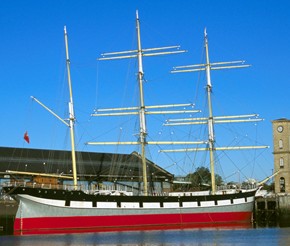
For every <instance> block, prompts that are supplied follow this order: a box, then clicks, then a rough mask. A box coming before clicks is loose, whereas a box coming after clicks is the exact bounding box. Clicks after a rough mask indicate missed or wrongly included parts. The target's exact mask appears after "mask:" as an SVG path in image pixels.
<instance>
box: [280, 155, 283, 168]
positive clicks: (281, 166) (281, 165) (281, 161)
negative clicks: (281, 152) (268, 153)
mask: <svg viewBox="0 0 290 246" xmlns="http://www.w3.org/2000/svg"><path fill="white" fill-rule="evenodd" d="M279 163H280V168H284V159H283V157H281V158H280V161H279Z"/></svg>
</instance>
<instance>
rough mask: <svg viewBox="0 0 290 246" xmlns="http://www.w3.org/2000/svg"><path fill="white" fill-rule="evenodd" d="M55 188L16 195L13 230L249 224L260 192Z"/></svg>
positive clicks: (76, 230)
mask: <svg viewBox="0 0 290 246" xmlns="http://www.w3.org/2000/svg"><path fill="white" fill-rule="evenodd" d="M45 192H47V193H45ZM54 192H56V193H54ZM54 192H52V191H50V190H47V191H43V190H38V194H41V195H38V196H37V195H35V194H36V193H37V192H36V191H34V190H32V189H24V190H22V194H17V195H16V198H17V199H18V200H19V209H18V211H17V214H16V218H15V223H14V234H18V235H19V234H21V235H25V234H52V233H81V232H100V231H126V230H127V231H128V230H160V229H163V230H164V229H184V228H201V227H221V226H224V227H232V226H235V227H236V226H238V227H249V226H251V219H252V211H253V203H254V193H255V192H248V193H237V194H230V195H215V196H197V197H187V196H184V197H156V196H152V197H138V196H132V197H129V196H128V197H122V196H115V197H113V196H93V195H86V194H83V193H79V194H80V195H79V198H78V199H77V197H78V196H77V195H76V194H77V193H76V192H69V193H70V196H69V195H68V194H67V193H65V194H64V196H63V198H62V199H60V196H58V195H57V191H54ZM52 194H55V197H53V196H52ZM64 198H65V199H64ZM89 198H92V199H91V200H89Z"/></svg>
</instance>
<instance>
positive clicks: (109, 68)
mask: <svg viewBox="0 0 290 246" xmlns="http://www.w3.org/2000/svg"><path fill="white" fill-rule="evenodd" d="M137 9H138V10H139V17H140V21H141V36H142V45H143V48H151V47H160V46H168V45H181V47H182V48H183V49H186V50H188V52H187V53H185V54H181V55H174V56H166V57H165V56H164V57H158V58H157V57H156V58H146V59H144V70H145V79H146V81H147V82H146V84H145V103H146V104H147V105H152V104H156V103H157V104H171V103H183V102H195V103H196V104H198V103H200V102H201V101H199V99H198V98H197V97H196V94H197V90H198V89H203V86H204V84H202V83H204V77H203V76H202V75H201V76H199V75H198V74H182V75H176V74H174V75H172V74H170V73H169V71H170V69H171V68H172V67H173V66H176V65H187V64H195V63H201V62H202V60H201V57H202V49H203V30H204V28H205V27H206V28H207V32H208V36H209V49H210V57H211V61H213V62H214V61H231V60H240V59H242V60H243V59H245V60H246V61H247V63H249V64H251V65H252V66H251V67H250V68H247V69H241V70H231V71H217V72H215V73H214V74H213V75H212V80H213V86H214V88H213V91H214V100H215V103H216V105H218V106H215V107H214V113H216V114H217V115H222V114H228V115H233V114H248V113H259V114H260V116H261V117H262V118H264V119H265V120H264V121H263V122H262V123H260V124H259V126H256V125H254V126H253V124H252V125H251V124H250V130H249V132H245V133H243V134H245V135H248V133H249V134H250V133H254V137H253V140H254V141H258V142H259V143H262V144H264V145H269V146H270V149H269V150H267V151H266V152H264V153H263V157H260V154H258V153H257V154H256V155H257V156H259V157H260V159H259V160H258V161H257V162H256V161H254V162H255V163H254V166H251V167H249V166H248V164H242V165H247V166H248V168H245V169H244V170H243V176H247V177H254V178H257V179H262V178H264V177H265V176H267V175H270V174H271V172H272V169H273V157H272V146H273V143H272V126H271V121H272V120H274V119H278V118H290V111H289V105H290V97H289V96H288V95H289V92H288V90H289V88H290V86H289V85H290V69H289V65H290V58H289V57H290V45H289V44H290V32H289V30H290V15H289V11H290V3H289V1H286V0H285V1H281V0H280V1H274V0H264V1H258V0H256V1H252V0H243V1H241V0H236V1H226V0H220V1H207V0H202V1H201V0H195V1H190V0H178V1H177V0H171V1H165V0H155V1H141V0H139V1H138V0H137V1H129V0H123V1H113V0H106V1H105V0H104V1H101V0H95V1H93V0H83V1H76V0H71V1H65V0H61V1H55V0H51V1H35V0H27V1H14V0H9V1H8V0H2V1H1V2H0V33H1V36H0V44H1V45H0V54H1V59H0V67H1V72H0V91H1V97H0V102H1V103H0V105H1V114H2V116H1V121H0V131H1V138H0V146H9V147H29V148H45V149H68V148H69V138H68V135H67V134H68V131H67V129H66V127H65V126H64V125H62V123H61V122H59V121H57V120H56V119H54V118H53V117H52V116H51V115H49V113H47V112H45V111H44V110H43V109H42V108H41V107H40V106H39V105H37V104H36V103H35V102H32V101H31V99H30V96H35V97H37V98H38V99H39V100H41V101H42V102H43V103H44V104H45V105H47V106H49V107H50V108H52V109H53V110H54V111H55V112H57V113H58V114H59V115H60V116H61V117H64V118H66V117H67V115H66V112H67V111H66V102H67V98H66V96H67V94H66V83H67V82H66V71H65V49H64V40H63V27H64V25H66V26H67V30H68V35H69V48H70V58H71V70H72V82H73V90H74V98H75V108H76V117H77V120H78V123H77V145H78V146H77V147H78V149H79V150H83V151H107V150H104V149H100V148H96V147H88V146H86V145H84V143H85V142H86V141H91V140H98V139H101V137H102V136H104V137H106V138H107V137H108V138H109V139H107V140H109V141H114V140H116V138H114V135H116V134H118V136H117V138H121V137H123V135H124V134H125V133H126V131H127V130H126V128H125V127H124V128H123V129H122V133H121V132H120V131H121V130H120V128H118V127H117V123H116V125H114V124H113V127H115V128H114V130H112V131H111V130H109V128H107V125H108V123H106V122H107V121H106V122H105V120H107V119H96V118H91V117H90V113H92V111H93V109H94V108H96V107H101V108H102V107H121V106H133V105H135V104H136V102H137V99H136V95H137V93H136V88H137V87H136V76H135V73H136V61H112V62H104V61H103V62H100V61H97V60H96V59H97V58H98V57H100V54H101V53H103V52H109V51H122V50H130V49H135V48H136V35H135V32H136V30H135V11H136V10H137ZM198 81H199V82H200V83H201V85H200V84H199V82H198ZM124 85H125V86H124ZM124 87H125V88H126V90H125V89H124ZM131 88H132V89H131ZM200 107H203V105H197V108H200ZM123 120H124V119H117V122H119V123H120V122H123ZM156 121H157V122H159V119H158V120H156ZM159 123H160V122H159ZM133 125H134V124H133ZM248 126H249V125H248ZM25 131H28V134H29V136H30V140H31V143H30V144H29V145H28V144H27V143H26V142H25V141H24V140H23V134H24V132H25ZM102 131H105V132H107V134H110V133H112V134H111V135H107V134H106V135H102V133H101V132H102ZM148 131H149V133H150V134H151V133H152V136H160V135H161V132H162V133H163V129H162V130H161V126H157V125H153V129H152V130H149V129H148ZM218 132H219V130H217V133H218ZM169 134H170V133H169ZM171 134H173V133H172V132H171ZM223 134H224V133H223V131H221V135H220V136H217V141H218V140H219V139H221V138H224V136H223ZM121 135H122V136H121ZM258 139H259V140H258ZM110 151H111V152H114V151H117V152H126V151H127V152H130V151H131V150H130V151H129V150H127V149H125V150H124V151H123V150H122V149H118V150H117V149H116V148H115V149H114V148H112V149H110V150H109V152H110ZM150 154H151V155H152V159H154V161H156V162H157V163H158V164H160V165H161V166H163V167H167V166H171V167H172V166H174V168H172V169H171V170H169V171H172V172H174V173H179V174H182V173H183V166H182V165H183V164H181V166H179V167H177V166H176V165H175V164H172V163H175V162H178V161H180V159H179V157H177V156H175V157H176V159H177V160H174V157H170V161H169V162H167V161H165V159H164V158H163V157H160V156H157V157H156V158H155V157H154V156H155V155H157V154H156V153H155V152H154V151H153V152H150ZM261 156H262V155H261ZM190 160H191V161H192V159H190ZM225 162H226V165H225V166H226V167H223V168H222V167H220V168H217V169H218V170H220V171H221V173H222V174H224V176H231V175H233V173H235V171H234V169H235V165H234V167H229V165H228V162H227V161H225ZM229 162H231V161H229ZM195 167H196V166H195ZM232 178H233V179H235V178H237V175H236V176H235V175H234V177H232Z"/></svg>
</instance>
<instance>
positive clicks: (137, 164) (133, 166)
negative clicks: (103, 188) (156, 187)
mask: <svg viewBox="0 0 290 246" xmlns="http://www.w3.org/2000/svg"><path fill="white" fill-rule="evenodd" d="M76 156H77V163H78V168H77V169H78V177H79V179H80V180H87V181H97V182H101V181H139V180H140V177H142V164H141V157H140V155H139V154H138V153H137V152H133V153H131V154H112V153H95V152H76ZM6 170H13V171H19V172H33V173H50V174H63V175H68V176H70V175H72V171H71V152H70V151H63V150H45V149H28V148H9V147H0V177H4V176H5V175H7V172H6ZM147 173H148V174H150V176H149V177H148V178H149V179H148V180H149V181H168V182H170V181H172V180H173V178H174V175H173V174H171V173H169V172H167V171H166V170H164V169H163V168H161V167H159V166H158V165H156V164H155V163H153V162H151V161H149V160H147ZM21 176H22V178H23V175H21Z"/></svg>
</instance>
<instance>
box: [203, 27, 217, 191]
mask: <svg viewBox="0 0 290 246" xmlns="http://www.w3.org/2000/svg"><path fill="white" fill-rule="evenodd" d="M204 43H205V44H204V45H205V53H206V65H205V70H206V80H207V85H206V91H207V100H208V114H209V115H208V145H209V158H210V172H211V188H212V193H213V194H215V190H216V188H215V187H216V186H215V171H214V165H215V163H214V142H215V137H214V125H213V113H212V102H211V93H212V86H211V78H210V61H209V53H208V40H207V33H206V29H205V30H204Z"/></svg>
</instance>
